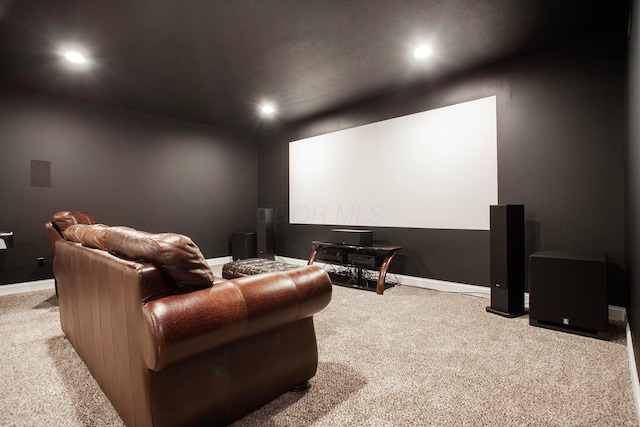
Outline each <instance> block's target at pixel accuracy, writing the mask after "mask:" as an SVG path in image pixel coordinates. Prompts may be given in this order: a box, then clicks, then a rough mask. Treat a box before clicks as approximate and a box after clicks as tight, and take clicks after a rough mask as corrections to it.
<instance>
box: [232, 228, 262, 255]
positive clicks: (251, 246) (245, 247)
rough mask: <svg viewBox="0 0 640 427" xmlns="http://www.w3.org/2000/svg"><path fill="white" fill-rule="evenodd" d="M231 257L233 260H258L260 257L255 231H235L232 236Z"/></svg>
mask: <svg viewBox="0 0 640 427" xmlns="http://www.w3.org/2000/svg"><path fill="white" fill-rule="evenodd" d="M231 255H232V257H233V260H234V261H236V260H239V259H247V258H256V257H257V256H258V249H257V240H256V232H255V231H234V232H233V233H232V234H231Z"/></svg>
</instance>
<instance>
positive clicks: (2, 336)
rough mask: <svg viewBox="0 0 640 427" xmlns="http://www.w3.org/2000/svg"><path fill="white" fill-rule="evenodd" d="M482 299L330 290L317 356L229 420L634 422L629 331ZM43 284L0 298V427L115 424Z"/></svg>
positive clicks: (410, 291)
mask: <svg viewBox="0 0 640 427" xmlns="http://www.w3.org/2000/svg"><path fill="white" fill-rule="evenodd" d="M487 304H488V300H487V299H484V298H477V297H471V296H466V295H459V294H449V293H444V292H438V291H430V290H425V289H418V288H412V287H407V286H396V287H395V288H392V289H388V290H386V291H385V295H383V296H380V295H376V294H375V293H372V292H367V291H361V290H355V289H348V288H342V287H334V295H333V299H332V302H331V304H330V305H329V307H327V308H326V309H325V310H324V311H322V312H321V313H320V314H318V315H317V316H316V318H315V319H316V320H315V323H316V330H317V336H318V347H319V356H320V362H319V366H318V373H317V375H316V377H315V378H314V379H313V380H312V381H311V384H312V387H311V389H309V391H307V392H306V393H293V392H292V393H287V394H285V395H283V396H282V397H280V398H279V399H277V400H275V401H273V402H271V403H270V404H268V405H266V406H264V407H263V408H261V409H259V410H257V411H255V412H253V413H251V414H249V415H247V416H246V417H245V418H243V419H241V420H239V421H238V422H237V423H236V424H235V425H237V426H636V425H637V421H636V420H637V418H636V414H635V407H634V402H633V394H632V389H631V380H630V374H629V368H628V361H627V350H626V347H625V336H624V329H623V328H622V327H621V326H619V325H618V326H617V330H616V333H615V334H614V337H613V339H612V340H611V341H601V340H596V339H593V338H587V337H582V336H577V335H572V334H567V333H562V332H557V331H551V330H547V329H541V328H535V327H532V326H529V324H528V318H527V317H526V316H524V317H520V318H516V319H505V318H502V317H500V316H496V315H494V314H490V313H487V312H486V311H485V307H486V305H487ZM58 316H59V314H58V307H57V299H56V297H55V295H54V294H53V292H51V291H37V292H30V293H26V294H17V295H9V296H5V297H1V298H0V343H1V344H0V425H1V426H121V425H122V421H121V420H120V418H119V417H118V415H117V414H116V413H115V411H114V410H113V408H112V406H111V405H110V403H109V402H108V400H107V399H106V398H105V397H104V395H103V394H102V392H101V391H100V389H99V388H98V386H97V385H96V383H95V381H94V380H93V378H92V377H91V375H90V374H89V372H88V371H87V369H86V368H85V366H84V364H83V363H82V362H81V361H80V359H79V358H78V356H77V355H76V354H75V352H74V350H73V348H72V347H71V345H70V344H69V342H68V341H67V340H66V339H65V338H64V337H63V335H62V331H61V329H60V324H59V317H58Z"/></svg>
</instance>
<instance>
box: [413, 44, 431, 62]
mask: <svg viewBox="0 0 640 427" xmlns="http://www.w3.org/2000/svg"><path fill="white" fill-rule="evenodd" d="M413 56H414V57H415V58H416V59H425V58H427V57H429V56H431V48H430V47H429V46H427V45H420V46H418V47H416V49H415V50H414V51H413Z"/></svg>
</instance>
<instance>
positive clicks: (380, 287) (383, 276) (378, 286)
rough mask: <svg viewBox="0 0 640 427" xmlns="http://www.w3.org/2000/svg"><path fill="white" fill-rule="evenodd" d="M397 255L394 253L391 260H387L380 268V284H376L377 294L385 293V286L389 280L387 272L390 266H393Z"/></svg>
mask: <svg viewBox="0 0 640 427" xmlns="http://www.w3.org/2000/svg"><path fill="white" fill-rule="evenodd" d="M395 255H396V253H395V252H394V253H393V254H391V256H390V257H389V258H386V259H385V260H384V262H383V263H382V267H380V273H378V282H377V284H376V294H378V295H382V294H383V293H384V284H385V282H386V280H387V270H389V264H391V260H392V259H393V257H394V256H395Z"/></svg>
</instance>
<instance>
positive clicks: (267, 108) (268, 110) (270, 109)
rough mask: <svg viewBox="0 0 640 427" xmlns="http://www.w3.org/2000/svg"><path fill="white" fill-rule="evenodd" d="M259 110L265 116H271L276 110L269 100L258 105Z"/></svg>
mask: <svg viewBox="0 0 640 427" xmlns="http://www.w3.org/2000/svg"><path fill="white" fill-rule="evenodd" d="M260 111H261V112H262V114H263V115H265V116H273V115H274V114H275V113H276V112H277V110H276V107H275V106H274V105H273V104H271V103H270V102H265V103H263V104H262V105H260Z"/></svg>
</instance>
